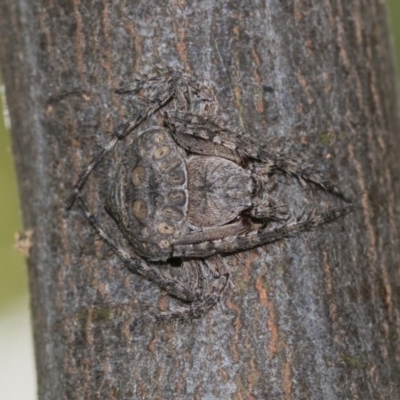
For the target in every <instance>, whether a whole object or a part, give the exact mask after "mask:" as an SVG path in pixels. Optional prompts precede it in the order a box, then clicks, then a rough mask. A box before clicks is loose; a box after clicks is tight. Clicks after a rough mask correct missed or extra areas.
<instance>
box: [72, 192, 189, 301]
mask: <svg viewBox="0 0 400 400" xmlns="http://www.w3.org/2000/svg"><path fill="white" fill-rule="evenodd" d="M77 200H78V203H79V206H80V207H81V209H82V211H83V212H84V215H85V217H86V219H87V220H88V221H89V222H90V224H91V225H92V226H93V228H94V229H95V231H96V232H97V234H98V235H99V236H100V237H101V238H102V239H103V240H104V242H106V243H107V244H108V245H109V246H110V247H111V248H112V249H113V250H114V251H115V253H116V254H117V256H118V257H119V258H120V259H121V261H122V262H123V263H124V264H125V265H126V266H127V268H128V269H129V270H130V271H131V272H133V273H135V274H138V275H140V276H142V277H143V278H145V279H147V280H149V281H151V282H153V283H155V284H156V285H158V286H159V287H160V288H162V289H164V290H165V291H166V292H167V293H168V294H170V295H172V296H174V297H176V298H178V299H181V300H183V301H186V302H194V301H195V300H196V295H195V293H193V291H192V290H190V289H188V288H186V287H185V285H183V284H182V282H180V281H178V280H176V279H173V278H171V277H168V276H166V275H165V274H162V273H161V271H160V270H159V269H158V268H150V267H149V266H148V265H147V264H146V263H145V262H143V261H142V260H140V259H133V258H132V257H131V256H130V255H129V253H128V252H126V251H125V250H124V249H123V248H122V247H120V246H118V245H117V244H115V242H114V241H113V240H112V239H111V238H110V236H109V235H108V234H107V233H106V232H105V231H104V230H103V229H102V227H101V226H100V225H99V224H98V223H97V220H96V218H95V216H94V215H93V214H91V213H90V211H89V210H88V208H87V206H86V204H85V203H84V201H83V199H82V198H81V197H80V196H77Z"/></svg>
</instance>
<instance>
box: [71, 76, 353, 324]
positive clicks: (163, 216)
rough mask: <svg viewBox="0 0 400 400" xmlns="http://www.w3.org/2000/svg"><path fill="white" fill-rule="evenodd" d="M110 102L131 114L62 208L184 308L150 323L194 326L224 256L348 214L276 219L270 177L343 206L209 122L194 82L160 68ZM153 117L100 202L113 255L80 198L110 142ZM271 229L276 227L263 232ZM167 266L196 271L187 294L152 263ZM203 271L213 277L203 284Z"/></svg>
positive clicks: (270, 155) (305, 173)
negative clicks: (79, 216) (134, 108)
mask: <svg viewBox="0 0 400 400" xmlns="http://www.w3.org/2000/svg"><path fill="white" fill-rule="evenodd" d="M117 93H120V94H128V95H132V96H135V97H134V98H135V99H136V100H137V102H140V103H139V104H140V107H139V111H138V112H136V114H135V115H133V116H132V118H131V119H129V120H128V122H126V123H124V124H122V125H120V126H119V127H118V128H117V130H116V132H115V133H114V135H113V138H112V139H111V140H110V142H109V143H108V145H107V146H106V147H105V148H104V149H103V150H102V151H101V152H100V153H99V154H98V155H97V156H96V157H95V158H94V159H93V160H92V162H91V163H90V164H89V165H88V166H87V167H86V169H85V171H84V172H83V173H82V175H81V176H80V179H79V180H78V183H77V184H76V186H75V189H74V192H73V194H72V195H71V197H70V199H69V203H68V208H71V207H72V205H73V203H74V201H75V199H77V200H78V203H79V205H80V207H81V208H82V210H83V211H84V213H85V216H86V217H87V219H88V220H89V221H90V223H91V224H92V225H93V227H94V229H95V230H96V231H97V233H98V234H99V235H100V236H101V238H102V239H103V240H104V241H105V242H107V243H108V244H109V245H110V246H111V247H112V248H113V250H114V251H115V253H116V254H117V255H118V256H119V258H120V259H121V260H122V261H123V262H124V263H125V264H126V265H127V267H128V268H129V269H130V270H131V271H133V272H135V273H137V274H139V275H141V276H142V277H144V278H145V279H147V280H149V281H151V282H153V283H155V284H157V285H158V286H159V287H160V288H162V289H164V290H166V291H167V293H168V294H170V295H172V296H174V297H176V298H178V299H180V300H183V301H184V302H186V303H188V305H187V307H185V308H183V309H180V310H179V311H177V312H174V313H167V314H161V315H159V316H156V317H154V319H155V320H156V321H168V320H177V319H182V320H184V319H190V318H197V317H200V316H201V315H203V314H204V313H206V312H207V311H208V310H209V309H210V308H212V307H213V306H214V305H215V304H216V303H217V302H218V301H219V300H220V299H221V296H222V295H223V292H224V290H225V288H226V285H227V283H228V278H229V272H228V271H227V269H226V268H225V267H224V263H223V262H222V261H221V260H222V259H221V257H222V256H223V255H226V254H231V253H237V252H241V251H244V250H248V249H252V248H254V247H257V246H261V245H265V244H267V243H272V242H275V241H277V240H281V239H284V238H288V237H291V236H293V235H296V234H298V233H300V232H304V231H308V230H311V229H312V228H313V227H315V226H317V225H321V224H324V223H327V222H330V221H332V220H334V219H336V218H338V217H339V216H341V215H344V214H346V213H347V212H348V211H349V209H350V207H349V206H347V207H343V208H335V209H330V210H328V211H326V212H324V213H321V214H315V213H312V214H311V215H309V216H308V217H306V218H300V219H299V220H295V221H293V219H291V220H288V219H287V218H286V219H284V218H283V216H284V214H285V213H284V212H283V211H282V206H280V205H279V204H278V203H277V201H275V200H274V199H273V198H272V197H271V195H270V190H269V185H270V178H271V176H272V175H273V174H274V173H275V172H281V173H284V174H286V175H290V176H294V177H297V178H298V179H300V180H302V181H308V182H310V183H312V184H314V185H317V186H319V187H321V188H322V189H323V190H325V191H327V192H329V193H331V194H333V195H336V196H339V197H342V198H343V199H344V200H346V199H345V198H344V197H343V195H342V194H341V192H340V191H339V190H338V188H337V187H336V186H335V185H334V184H332V183H331V182H329V181H327V180H324V179H323V178H322V177H321V176H320V175H319V174H318V173H316V172H314V171H313V169H312V168H310V167H308V166H305V165H304V163H300V162H296V160H294V159H293V158H290V157H288V156H286V155H283V154H281V153H280V152H273V151H271V150H269V149H268V148H267V147H266V146H262V145H260V144H257V143H256V142H255V141H253V140H251V139H249V138H244V137H243V136H241V135H239V134H238V133H237V132H234V131H233V130H231V129H229V128H228V127H227V126H226V124H225V123H224V122H223V121H222V119H221V118H219V116H218V103H217V100H216V97H215V95H214V93H213V91H212V90H211V89H210V88H209V87H207V86H206V85H204V84H202V83H200V82H199V81H198V80H197V79H196V78H195V77H193V76H191V75H188V74H186V73H183V72H181V71H179V70H175V69H172V68H164V70H158V71H156V72H154V73H152V74H150V75H142V76H141V77H139V78H136V79H135V81H134V83H133V85H132V86H131V87H127V88H123V89H119V90H118V91H117ZM161 110H163V111H164V112H163V115H162V117H163V126H156V127H152V128H150V129H147V130H145V131H144V132H142V133H141V134H140V135H139V136H137V138H136V139H135V140H134V141H133V142H132V144H131V145H130V146H129V147H128V148H127V149H126V152H125V154H124V156H123V158H122V160H121V162H120V165H119V168H118V172H117V174H116V178H115V181H114V184H113V186H112V188H111V190H110V192H109V194H108V196H107V199H106V202H105V203H106V210H107V212H108V213H109V214H110V215H111V216H112V218H113V219H114V220H115V222H116V224H117V225H118V228H119V230H120V232H121V233H122V235H123V236H124V239H125V242H126V246H120V245H117V244H116V243H115V242H114V241H113V239H111V237H110V235H108V234H107V233H106V232H105V231H104V229H103V228H102V227H101V226H100V225H99V224H98V222H97V221H96V219H95V217H94V216H93V215H92V214H91V213H90V212H89V210H88V208H87V206H86V205H85V203H84V201H83V200H82V198H81V197H80V195H79V193H80V191H81V189H82V187H83V186H84V184H85V182H86V180H87V178H88V176H89V175H90V173H91V171H92V170H93V169H94V167H95V166H96V165H97V164H98V163H99V162H100V161H101V160H102V159H103V158H104V156H105V155H106V154H107V153H108V152H110V150H112V149H113V148H114V146H115V145H116V144H117V143H118V141H120V140H122V139H124V138H125V137H126V136H128V135H129V134H130V133H131V132H132V131H134V130H135V129H136V128H137V127H139V126H140V125H141V124H142V123H143V122H144V121H146V120H148V119H149V118H150V117H151V116H152V115H153V114H155V113H157V112H159V111H161ZM271 220H275V221H280V223H279V224H278V225H277V224H276V223H275V224H274V225H273V226H272V227H271V224H268V222H269V221H271ZM176 258H179V259H180V260H181V261H182V262H183V263H184V264H185V263H186V264H189V267H190V268H192V269H194V270H195V275H196V277H197V278H196V281H195V284H194V285H187V284H185V283H183V282H182V281H181V280H178V279H175V278H173V277H172V276H171V275H167V274H165V273H164V272H162V269H161V268H160V266H159V263H160V262H168V261H170V260H171V259H176ZM211 264H213V265H214V266H211ZM204 265H206V266H207V265H208V266H209V268H210V269H211V270H212V271H213V272H214V275H213V279H211V282H210V279H208V278H207V277H206V273H205V272H204V269H205V267H204ZM215 266H216V267H215ZM192 286H194V287H192Z"/></svg>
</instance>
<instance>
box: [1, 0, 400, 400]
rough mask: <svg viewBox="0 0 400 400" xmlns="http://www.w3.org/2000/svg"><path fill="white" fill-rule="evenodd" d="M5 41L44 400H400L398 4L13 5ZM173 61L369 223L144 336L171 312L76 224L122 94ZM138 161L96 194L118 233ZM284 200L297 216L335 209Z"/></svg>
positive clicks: (244, 260)
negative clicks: (120, 198) (109, 208)
mask: <svg viewBox="0 0 400 400" xmlns="http://www.w3.org/2000/svg"><path fill="white" fill-rule="evenodd" d="M0 24H1V25H0V29H1V38H2V45H1V58H0V61H1V64H2V72H3V78H4V80H5V84H6V91H7V101H8V104H9V108H10V115H11V120H12V130H13V142H14V150H15V154H16V161H17V169H18V175H19V181H20V191H21V196H22V202H23V212H24V220H25V226H26V228H31V229H34V237H33V242H34V243H33V244H34V246H33V248H32V251H31V257H30V261H29V274H30V288H31V296H32V311H33V323H34V330H35V347H36V357H37V368H38V377H39V397H40V398H41V399H53V398H64V399H75V398H76V399H90V398H93V399H94V398H109V399H114V398H115V399H145V398H160V399H192V398H198V399H230V398H233V399H235V398H237V399H241V398H242V399H259V398H261V399H264V398H265V399H290V398H292V399H321V398H322V399H329V400H330V399H353V398H359V399H397V398H399V397H400V385H399V379H398V377H399V373H400V371H399V369H400V368H399V358H400V348H399V343H400V340H399V339H400V337H399V336H400V328H399V326H400V314H399V312H400V304H399V300H400V299H399V290H398V287H399V283H400V282H399V280H400V277H399V269H398V265H399V258H400V257H399V250H398V249H399V248H400V243H399V214H398V212H399V210H398V204H396V199H398V197H399V189H400V188H399V183H398V180H397V177H398V174H399V172H400V171H399V169H400V166H399V163H398V159H399V155H400V154H399V150H398V147H397V148H396V144H397V143H396V142H397V140H398V138H397V137H396V136H397V132H398V131H399V123H398V112H397V103H396V91H395V80H394V79H395V77H394V71H393V63H392V58H391V54H390V46H389V39H388V32H387V22H386V15H385V8H384V6H383V5H382V4H381V2H380V1H378V0H355V1H352V2H346V1H344V0H337V1H336V0H335V1H328V0H324V1H321V2H318V3H313V2H309V1H304V2H297V1H280V2H278V1H274V0H272V1H267V2H264V3H260V2H256V1H252V2H240V3H239V2H235V1H222V2H216V1H201V2H200V1H199V2H196V1H193V2H185V1H176V2H172V1H168V2H157V1H146V2H144V1H143V2H142V1H138V2H127V1H115V2H112V3H111V2H106V1H103V2H87V1H79V0H72V1H71V2H66V1H62V0H58V1H55V0H53V1H51V0H39V1H36V2H28V1H25V0H21V1H19V2H18V3H17V2H15V1H12V0H4V1H3V2H2V3H1V5H0ZM160 62H165V63H167V64H168V65H172V66H179V65H181V66H183V67H184V68H185V69H186V70H187V71H188V72H190V73H191V74H194V75H196V76H199V77H201V78H202V79H203V78H204V79H205V80H206V81H211V82H214V84H215V87H217V88H218V89H219V91H218V93H217V98H218V102H219V104H220V107H221V108H222V109H223V110H224V112H226V113H228V116H229V118H230V119H231V120H232V121H233V124H234V125H235V126H240V127H241V128H242V129H243V130H244V131H245V132H248V134H249V135H250V136H251V137H252V138H254V139H255V140H260V141H265V140H269V139H271V140H273V141H274V142H276V143H277V145H283V144H285V145H286V147H287V148H288V151H289V152H290V154H291V155H296V156H298V157H305V155H307V156H308V157H309V158H310V161H311V162H312V164H313V165H315V167H316V168H317V169H321V170H322V171H321V172H322V173H323V176H325V177H327V178H329V179H330V180H331V181H333V182H335V183H338V186H339V187H340V188H341V189H342V190H343V191H344V193H346V194H349V196H350V197H351V198H352V199H355V200H356V201H358V202H359V204H360V207H359V208H358V209H357V210H356V211H355V212H353V213H352V214H351V215H349V216H347V217H346V218H342V219H339V220H337V221H335V222H334V223H333V224H330V225H329V228H324V227H320V228H318V230H317V231H315V232H311V233H306V234H304V235H303V236H300V237H297V238H293V239H289V240H286V241H284V242H280V244H272V245H269V246H268V247H265V248H258V249H256V250H251V251H248V252H244V253H240V254H239V255H237V256H236V257H231V258H230V259H229V260H228V264H229V268H230V271H231V274H232V280H233V282H234V288H232V289H230V290H229V291H228V292H227V293H226V297H225V299H224V301H223V307H222V309H221V308H219V307H216V308H214V309H213V310H211V311H210V312H209V313H208V314H207V316H205V317H204V318H200V319H198V320H195V321H193V322H191V323H189V324H186V325H183V326H182V325H176V326H175V325H169V326H154V325H150V324H149V325H147V326H143V327H141V328H140V329H138V330H134V331H133V332H131V330H130V326H131V324H132V321H133V320H134V318H135V316H137V315H141V314H143V313H144V314H146V313H150V312H153V311H154V310H155V309H157V308H158V309H159V310H167V309H169V306H170V305H169V302H170V298H169V297H168V296H166V295H165V294H164V293H163V292H160V291H159V290H158V289H157V286H156V285H152V284H148V283H147V282H146V281H144V280H141V279H140V278H139V277H138V276H136V275H133V274H132V273H130V272H129V271H127V270H126V269H125V268H124V267H123V265H122V263H121V262H120V261H119V259H118V258H117V257H115V256H114V255H113V253H112V252H110V250H109V248H108V247H107V245H106V244H103V242H102V241H100V240H98V236H96V235H95V234H94V232H93V230H92V229H91V227H90V226H89V224H87V222H86V220H85V218H84V216H83V215H82V213H80V212H79V209H76V208H74V209H73V210H74V211H71V212H70V213H72V214H73V215H72V216H68V213H67V212H66V211H65V206H66V199H67V197H68V195H69V193H70V192H71V190H72V187H73V184H74V183H75V181H76V179H77V177H78V174H79V172H80V171H81V170H82V169H83V168H84V166H85V165H86V164H87V163H88V162H89V161H90V160H91V159H92V157H93V156H94V155H95V154H97V153H98V152H99V149H100V147H102V146H103V145H104V144H106V143H108V142H109V139H110V137H111V133H110V132H112V131H113V130H114V129H115V128H116V126H117V124H118V123H119V122H120V121H122V120H123V119H124V117H125V116H127V115H129V114H130V112H131V111H132V107H131V106H130V105H129V104H128V105H127V104H126V101H123V100H122V99H121V98H120V96H118V95H117V94H115V93H114V90H115V89H117V88H118V87H120V85H121V84H122V83H127V82H129V81H130V79H132V76H133V72H135V71H136V72H139V71H143V70H146V69H147V68H151V67H152V66H153V65H155V64H158V63H160ZM123 151H124V149H123V146H120V147H118V149H117V151H116V152H115V154H114V153H113V154H112V155H111V156H110V157H108V158H106V159H105V160H104V162H102V163H101V164H100V165H99V167H98V168H97V169H96V170H95V171H94V172H93V174H92V175H91V176H90V179H89V180H88V181H87V184H86V186H85V192H84V194H85V199H86V200H87V202H88V204H89V207H90V209H91V210H93V211H94V212H95V213H96V215H99V217H100V218H101V219H102V220H103V218H107V215H106V214H105V211H104V208H103V207H104V202H105V198H106V196H107V192H108V190H109V188H110V186H111V185H112V182H113V178H114V176H115V172H116V165H117V164H118V162H119V161H120V160H121V158H122V156H123ZM280 187H282V189H281V191H279V193H277V197H279V199H282V201H283V202H286V203H287V204H289V206H290V209H291V210H294V212H295V214H296V213H300V212H301V210H302V209H303V207H304V206H306V205H310V204H318V205H319V206H321V208H323V207H324V206H325V205H326V204H330V202H331V201H332V200H331V199H332V196H331V195H325V194H324V193H323V192H322V191H315V190H313V189H311V188H310V187H309V186H307V187H305V188H303V187H302V186H301V185H300V184H298V183H296V181H295V180H290V184H289V183H288V182H287V181H286V180H285V179H283V181H282V182H280ZM337 201H339V200H337ZM109 227H110V228H111V229H113V228H112V223H110V225H109ZM171 303H172V302H171Z"/></svg>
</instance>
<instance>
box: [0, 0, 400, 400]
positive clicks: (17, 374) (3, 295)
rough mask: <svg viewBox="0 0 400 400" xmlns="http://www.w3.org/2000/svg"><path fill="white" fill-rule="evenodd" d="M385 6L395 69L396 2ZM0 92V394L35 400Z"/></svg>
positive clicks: (399, 41)
mask: <svg viewBox="0 0 400 400" xmlns="http://www.w3.org/2000/svg"><path fill="white" fill-rule="evenodd" d="M387 3H388V7H389V18H390V22H391V27H392V32H393V39H394V46H395V49H396V56H397V65H398V66H399V65H400V1H399V0H388V1H387ZM0 88H1V99H2V102H1V103H0V108H1V110H0V111H1V112H0V188H1V190H0V393H1V397H2V398H3V399H6V400H33V399H36V383H35V371H34V361H33V346H32V339H31V332H30V319H29V298H28V285H27V276H26V270H25V268H26V267H25V258H24V256H23V255H22V254H20V253H18V252H17V251H16V250H15V249H14V248H13V244H14V242H15V235H16V233H17V232H21V231H22V230H23V227H22V222H21V214H20V210H19V200H18V189H17V183H16V176H15V170H14V164H13V158H12V152H11V144H10V138H9V132H8V128H9V122H8V115H7V110H6V107H5V97H4V88H3V86H0Z"/></svg>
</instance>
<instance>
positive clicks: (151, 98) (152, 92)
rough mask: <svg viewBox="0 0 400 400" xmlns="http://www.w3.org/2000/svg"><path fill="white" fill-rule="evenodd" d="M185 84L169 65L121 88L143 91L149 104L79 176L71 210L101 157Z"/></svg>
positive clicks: (127, 91) (69, 205)
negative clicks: (127, 86)
mask: <svg viewBox="0 0 400 400" xmlns="http://www.w3.org/2000/svg"><path fill="white" fill-rule="evenodd" d="M182 86H185V79H183V75H182V73H181V72H179V71H175V70H171V69H168V70H167V72H165V73H163V74H157V75H154V76H152V77H150V78H147V77H144V78H143V79H136V82H135V84H134V85H133V86H131V87H129V88H121V89H119V90H117V93H119V94H139V92H141V91H143V92H144V93H143V95H142V98H143V100H144V103H145V106H144V107H143V108H142V109H140V110H139V111H137V112H136V113H135V115H134V116H133V117H132V118H130V119H129V120H128V121H126V122H125V123H122V124H120V125H119V126H118V127H117V129H116V130H115V132H114V133H113V137H112V138H111V139H110V141H109V142H108V144H107V145H106V146H105V147H104V148H103V149H102V150H101V151H100V152H99V153H98V154H96V155H95V156H94V157H93V159H92V161H90V162H89V164H88V165H87V166H86V168H85V169H84V171H83V172H82V174H81V175H80V176H79V178H78V181H77V183H76V184H75V186H74V189H73V192H72V194H71V195H70V196H69V198H68V199H67V207H66V208H67V210H70V209H71V208H72V206H73V205H74V203H75V200H76V197H77V196H78V194H79V193H80V191H81V190H82V188H83V186H84V185H85V183H86V181H87V179H88V177H89V175H90V174H91V173H92V171H93V170H94V168H95V167H96V166H97V165H98V164H99V163H100V161H101V160H103V158H104V157H105V156H106V155H107V154H108V153H109V152H110V151H111V150H112V149H113V148H114V147H115V146H116V144H117V143H118V142H119V141H120V140H123V139H125V138H126V137H127V136H128V135H129V134H130V133H132V132H133V131H134V130H135V129H136V128H137V127H138V126H139V125H140V124H142V123H143V122H144V121H145V120H147V119H148V118H150V117H151V116H152V115H153V114H155V113H156V112H157V111H159V110H160V109H161V108H163V107H164V106H165V105H167V104H168V103H169V102H170V101H171V100H172V99H173V98H174V97H175V96H176V95H177V93H180V92H181V91H182V89H181V87H182Z"/></svg>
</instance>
